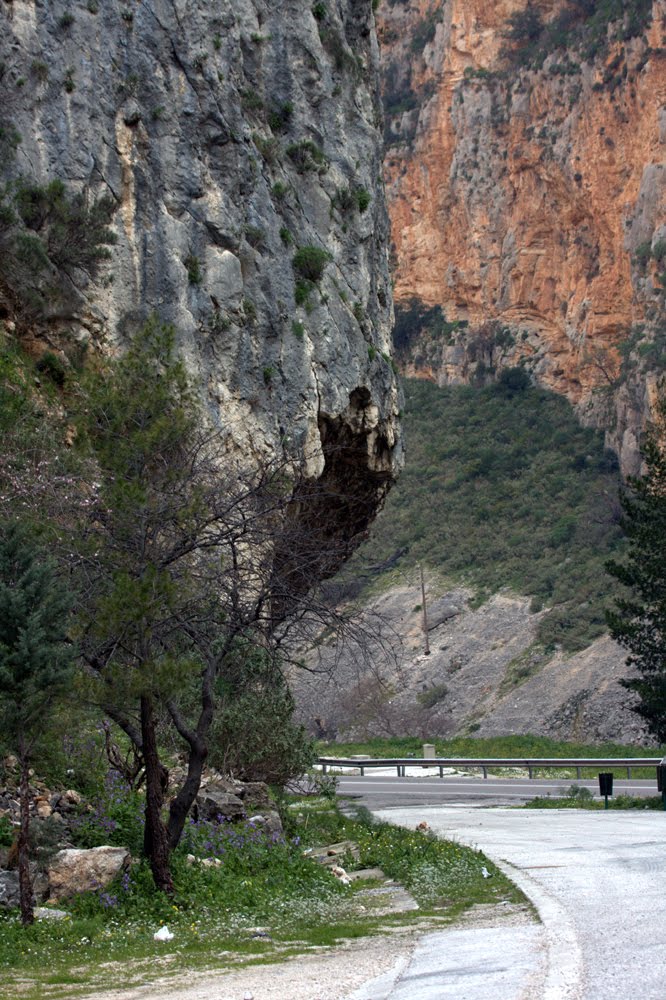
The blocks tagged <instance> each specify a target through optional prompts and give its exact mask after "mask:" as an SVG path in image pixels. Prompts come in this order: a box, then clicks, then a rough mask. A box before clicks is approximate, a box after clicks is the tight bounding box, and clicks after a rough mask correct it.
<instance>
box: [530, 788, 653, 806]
mask: <svg viewBox="0 0 666 1000" xmlns="http://www.w3.org/2000/svg"><path fill="white" fill-rule="evenodd" d="M575 788H576V789H577V791H574V789H575ZM562 791H563V792H564V794H563V795H559V796H550V795H543V796H539V797H538V798H536V799H532V800H531V801H530V802H526V803H525V804H524V805H523V806H522V808H523V809H596V810H599V809H602V810H603V809H605V808H606V806H605V803H604V800H603V799H602V798H595V797H594V796H593V795H592V793H591V792H590V793H589V795H584V794H581V792H587V791H588V789H586V788H580V787H579V786H576V785H572V786H571V788H570V789H569V791H568V792H566V791H565V790H564V789H562ZM608 808H609V809H660V810H663V808H664V804H663V802H662V799H661V795H650V796H649V797H646V798H642V797H638V796H635V795H614V796H612V797H611V798H609V799H608Z"/></svg>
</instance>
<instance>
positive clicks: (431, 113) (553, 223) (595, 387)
mask: <svg viewBox="0 0 666 1000" xmlns="http://www.w3.org/2000/svg"><path fill="white" fill-rule="evenodd" d="M527 6H528V3H527V0H499V2H495V0H493V2H491V0H445V2H441V0H409V2H407V3H402V4H395V3H390V2H386V3H383V4H382V5H381V7H380V15H379V16H380V39H381V42H382V46H383V63H384V91H385V102H386V107H387V116H388V120H387V140H388V150H387V155H386V167H385V174H386V182H387V190H388V192H389V208H390V215H391V223H392V233H393V241H394V244H395V257H396V264H397V270H396V284H395V295H396V303H397V304H398V305H402V306H403V307H404V306H405V305H406V304H407V303H408V302H409V301H410V300H412V299H416V300H418V301H419V302H420V303H421V304H422V305H423V306H425V307H432V306H441V307H442V310H443V312H444V314H445V317H446V320H447V321H448V323H449V324H456V323H458V324H461V325H459V326H456V327H453V328H451V326H450V325H449V326H445V327H444V328H443V329H442V327H441V325H440V328H439V329H438V330H437V331H433V328H432V326H431V327H430V328H429V329H426V328H424V327H423V326H421V327H420V326H419V324H418V323H416V324H415V326H414V329H413V330H412V331H411V336H410V337H409V343H408V344H407V345H406V349H405V350H404V352H403V355H404V356H403V361H404V364H405V366H406V368H407V370H408V371H409V373H410V374H416V375H420V376H422V377H426V378H432V379H435V380H437V381H438V382H439V383H440V384H445V383H448V382H467V381H472V380H473V379H475V378H479V377H481V378H483V373H484V372H485V373H487V372H488V371H489V369H497V368H498V367H501V366H502V365H515V364H517V363H520V362H522V363H525V364H526V365H527V366H528V368H529V370H531V371H532V372H533V374H534V376H535V378H536V379H537V380H538V381H539V382H540V383H542V384H543V385H545V386H547V387H549V388H552V389H554V390H556V391H557V392H561V393H564V394H565V395H566V396H567V397H568V398H569V399H570V400H571V402H572V403H574V404H575V406H576V407H577V409H578V411H579V413H580V415H581V417H582V418H583V420H584V421H585V422H588V423H593V424H595V425H597V426H601V427H604V428H605V429H606V431H607V435H608V438H607V440H608V443H609V444H610V445H611V446H612V447H613V448H614V449H615V450H616V451H617V452H618V454H619V456H620V459H621V464H622V467H623V469H624V471H627V472H632V471H636V469H637V467H638V454H637V439H638V436H639V434H640V430H641V427H642V426H643V424H644V422H645V419H646V417H648V416H649V415H650V412H651V409H652V404H653V401H654V392H655V385H656V381H657V378H658V375H659V372H660V371H662V370H663V368H664V365H665V364H666V357H665V356H664V351H663V347H662V345H661V335H660V330H662V329H663V321H664V292H663V290H662V288H663V283H662V282H661V281H660V280H659V274H660V272H662V271H663V270H664V267H663V260H664V257H665V256H666V255H665V254H664V251H666V243H664V238H665V237H666V164H665V162H664V152H665V145H664V144H665V142H666V110H665V109H664V94H665V90H666V58H665V56H666V49H664V48H663V36H664V30H665V25H664V17H665V11H666V5H665V4H664V2H663V0H655V2H654V4H653V7H652V17H651V20H650V19H648V21H647V22H646V24H645V25H644V26H642V27H641V29H640V30H638V31H636V30H635V29H634V28H633V27H632V23H631V22H630V20H629V15H627V17H626V18H625V21H624V22H622V21H620V22H615V23H612V24H609V25H608V26H604V29H603V30H604V32H605V34H604V36H603V37H604V40H605V39H606V38H607V39H608V42H607V44H604V45H599V46H598V51H597V52H596V54H594V55H591V54H590V53H589V51H588V52H587V53H584V52H581V50H580V49H579V50H575V49H573V48H571V49H570V50H569V51H565V50H563V49H558V50H555V51H552V52H551V54H549V55H547V57H546V58H545V61H543V65H542V67H541V68H540V69H534V68H520V67H519V66H517V65H516V62H515V61H513V62H512V61H511V59H508V60H507V59H506V58H502V55H501V49H502V46H503V45H505V46H506V44H507V40H506V32H507V27H508V24H509V18H510V17H511V16H512V15H514V17H515V16H516V15H517V14H519V13H520V12H524V11H525V9H526V8H527ZM566 6H567V5H566V3H565V2H564V0H535V2H533V3H532V4H531V7H532V10H536V11H537V12H538V14H539V15H540V16H541V18H542V20H543V22H544V23H548V22H549V21H551V20H552V19H553V18H555V17H556V16H557V15H559V14H560V13H561V12H562V11H563V10H564V9H565V7H566ZM592 6H594V5H592ZM597 6H599V5H597ZM629 6H631V5H625V8H628V7H629ZM634 6H635V5H634ZM569 9H570V7H569ZM617 35H620V36H622V38H621V39H620V38H617V37H616V36H617ZM665 282H666V279H665ZM479 365H481V370H479Z"/></svg>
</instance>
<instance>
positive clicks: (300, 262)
mask: <svg viewBox="0 0 666 1000" xmlns="http://www.w3.org/2000/svg"><path fill="white" fill-rule="evenodd" d="M332 259H333V258H332V257H331V255H330V253H329V252H328V250H323V249H322V248H321V247H314V246H306V247H300V248H299V249H298V250H297V251H296V253H295V254H294V259H293V261H292V264H293V267H294V271H296V273H297V274H298V275H300V277H301V278H305V280H306V281H320V280H321V278H322V277H323V275H324V268H325V267H326V265H327V264H328V262H329V261H330V260H332Z"/></svg>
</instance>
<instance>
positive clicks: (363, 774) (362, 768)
mask: <svg viewBox="0 0 666 1000" xmlns="http://www.w3.org/2000/svg"><path fill="white" fill-rule="evenodd" d="M361 777H362V778H364V777H365V768H364V767H363V765H362V764H361Z"/></svg>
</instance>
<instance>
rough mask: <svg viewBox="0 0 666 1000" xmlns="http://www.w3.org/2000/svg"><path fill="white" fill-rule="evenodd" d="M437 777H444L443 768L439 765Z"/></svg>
mask: <svg viewBox="0 0 666 1000" xmlns="http://www.w3.org/2000/svg"><path fill="white" fill-rule="evenodd" d="M439 776H440V778H443V777H444V768H443V767H442V766H441V764H440V767H439Z"/></svg>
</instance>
